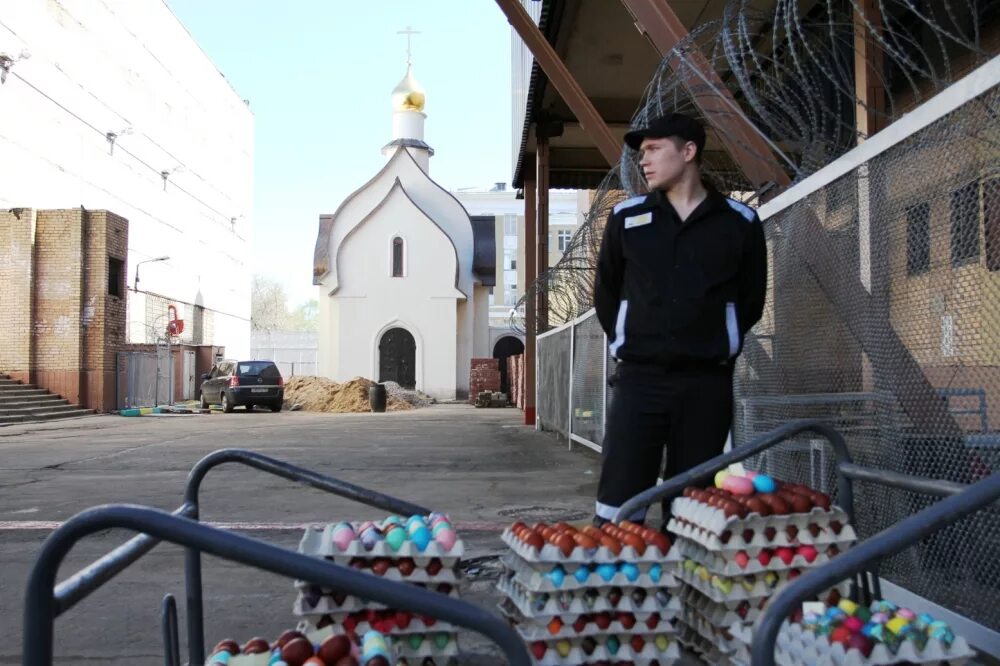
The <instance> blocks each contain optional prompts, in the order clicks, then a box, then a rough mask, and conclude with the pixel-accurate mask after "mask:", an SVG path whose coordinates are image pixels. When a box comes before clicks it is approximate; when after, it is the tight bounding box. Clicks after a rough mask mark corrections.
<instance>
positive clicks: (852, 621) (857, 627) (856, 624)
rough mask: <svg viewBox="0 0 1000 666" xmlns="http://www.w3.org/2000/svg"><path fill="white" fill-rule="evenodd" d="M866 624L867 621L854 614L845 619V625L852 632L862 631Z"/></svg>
mask: <svg viewBox="0 0 1000 666" xmlns="http://www.w3.org/2000/svg"><path fill="white" fill-rule="evenodd" d="M864 624H865V623H864V622H862V621H861V618H859V617H854V616H853V615H851V616H848V617H847V618H845V619H844V626H845V627H846V628H847V630H848V631H850V632H851V633H852V634H857V633H860V632H861V628H862V627H863V626H864Z"/></svg>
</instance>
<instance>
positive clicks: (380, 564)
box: [372, 557, 390, 576]
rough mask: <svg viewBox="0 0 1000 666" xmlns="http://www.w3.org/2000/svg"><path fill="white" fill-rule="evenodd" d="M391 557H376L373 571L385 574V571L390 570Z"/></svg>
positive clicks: (377, 574)
mask: <svg viewBox="0 0 1000 666" xmlns="http://www.w3.org/2000/svg"><path fill="white" fill-rule="evenodd" d="M389 566H390V563H389V558H387V557H376V558H375V560H374V561H373V562H372V572H373V573H374V574H375V575H376V576H384V575H385V572H386V571H388V570H389Z"/></svg>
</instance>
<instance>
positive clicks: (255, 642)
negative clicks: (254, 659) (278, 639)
mask: <svg viewBox="0 0 1000 666" xmlns="http://www.w3.org/2000/svg"><path fill="white" fill-rule="evenodd" d="M270 651H271V646H270V644H268V642H267V641H266V640H264V639H263V638H261V637H260V636H255V637H253V638H251V639H250V640H248V641H247V642H246V643H244V644H243V654H260V653H261V652H270Z"/></svg>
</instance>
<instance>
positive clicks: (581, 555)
mask: <svg viewBox="0 0 1000 666" xmlns="http://www.w3.org/2000/svg"><path fill="white" fill-rule="evenodd" d="M500 538H501V539H503V542H504V543H505V544H507V546H508V547H509V548H510V549H511V550H513V551H514V552H515V553H517V554H518V555H520V556H521V557H522V558H524V559H525V560H526V561H528V562H537V563H539V564H564V563H566V562H577V563H581V564H583V563H589V562H596V563H598V564H604V563H614V562H633V563H639V562H650V563H652V562H664V561H667V560H668V557H669V553H664V552H663V551H661V550H660V549H659V548H657V547H656V546H653V545H649V544H646V550H645V551H644V552H643V554H642V555H640V554H639V553H638V551H636V549H635V548H633V547H631V546H622V550H621V553H619V554H618V555H615V554H614V553H613V552H611V551H610V550H609V549H608V548H606V547H604V546H601V547H600V548H596V549H594V548H590V549H584V548H583V546H577V547H576V548H574V549H573V551H572V552H571V553H570V554H569V555H563V552H562V551H561V550H559V549H558V548H557V547H555V546H554V545H552V544H551V543H547V544H545V545H544V546H542V547H541V548H540V549H537V550H536V549H534V548H532V547H531V546H529V545H528V544H526V543H524V542H523V541H521V540H520V539H518V538H517V537H516V536H514V533H513V532H511V531H510V529H509V528H508V529H505V530H504V531H503V534H501V535H500Z"/></svg>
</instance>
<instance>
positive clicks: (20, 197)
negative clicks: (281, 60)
mask: <svg viewBox="0 0 1000 666" xmlns="http://www.w3.org/2000/svg"><path fill="white" fill-rule="evenodd" d="M0 15H2V21H0V55H6V56H7V57H8V58H9V59H10V60H9V62H11V63H12V64H10V67H9V72H7V73H6V76H5V79H6V81H5V82H4V83H3V84H2V85H0V153H2V154H3V157H4V158H3V159H2V160H0V208H17V207H25V208H28V207H30V208H35V209H56V208H77V207H80V206H83V207H84V208H87V209H107V210H109V211H111V212H113V213H116V214H117V215H120V216H122V217H124V218H126V219H127V220H128V221H129V242H128V257H127V267H126V269H127V275H128V285H129V293H128V332H127V338H128V341H129V342H138V343H145V342H155V341H156V339H157V338H158V337H161V336H162V335H163V331H164V329H165V327H166V321H167V319H166V307H167V304H174V305H175V306H176V308H177V311H178V316H179V317H180V318H184V319H186V320H187V326H186V330H185V333H184V334H183V335H181V336H180V338H179V340H178V341H179V342H184V343H189V344H206V345H219V346H225V348H226V354H227V355H228V356H237V357H239V356H245V355H246V354H249V351H250V282H251V266H250V248H251V241H252V238H251V231H252V224H251V223H252V219H251V218H252V206H253V116H252V114H251V113H250V110H249V108H248V107H247V104H246V103H245V102H244V101H243V100H242V99H240V97H239V96H238V95H237V93H236V92H235V91H234V90H233V89H232V87H231V86H230V85H229V84H228V83H227V82H226V80H225V79H224V78H223V77H222V76H220V74H219V71H218V70H217V69H216V68H215V66H214V65H213V64H212V62H211V61H210V60H209V59H208V57H207V56H206V55H205V53H204V52H203V51H202V50H201V49H200V48H199V47H198V45H197V44H196V43H195V42H194V40H193V39H192V38H191V36H190V35H189V34H188V32H187V31H186V30H185V28H184V27H183V25H181V23H180V22H179V21H178V20H177V19H176V17H174V16H173V14H172V13H171V12H170V10H169V9H168V8H167V6H166V4H165V3H163V2H162V1H161V0H104V1H103V2H92V1H90V0H17V2H5V3H3V6H2V9H0ZM26 56H27V57H26ZM162 257H167V258H166V259H161V258H162ZM151 259H160V260H158V261H152V262H150V263H142V265H141V266H140V263H141V262H145V261H148V260H151ZM137 267H138V269H139V281H138V285H137V286H138V289H137V290H134V287H136V279H135V276H136V269H137ZM192 320H194V321H197V322H198V323H199V325H198V326H191V322H192Z"/></svg>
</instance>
